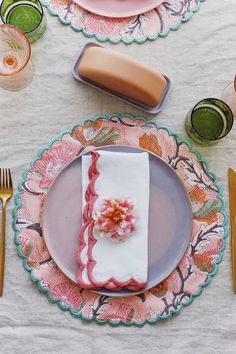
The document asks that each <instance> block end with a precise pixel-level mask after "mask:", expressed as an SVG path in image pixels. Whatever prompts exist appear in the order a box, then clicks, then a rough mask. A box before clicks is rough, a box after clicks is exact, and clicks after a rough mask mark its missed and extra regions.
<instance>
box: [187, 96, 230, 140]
mask: <svg viewBox="0 0 236 354" xmlns="http://www.w3.org/2000/svg"><path fill="white" fill-rule="evenodd" d="M233 122H234V118H233V113H232V111H231V109H230V107H229V106H228V105H227V104H226V103H225V102H223V101H221V100H219V99H217V98H206V99H204V100H202V101H200V102H198V103H197V104H196V105H195V106H194V107H193V109H191V110H190V112H189V113H188V115H187V117H186V120H185V128H186V131H187V133H188V135H189V136H190V138H192V140H194V141H195V142H196V143H198V144H201V145H210V144H214V143H216V142H217V141H219V140H220V139H222V138H223V137H225V136H226V135H227V134H228V133H229V132H230V130H231V129H232V126H233Z"/></svg>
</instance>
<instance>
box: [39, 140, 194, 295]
mask: <svg viewBox="0 0 236 354" xmlns="http://www.w3.org/2000/svg"><path fill="white" fill-rule="evenodd" d="M101 149H102V150H109V151H113V152H115V151H116V152H122V151H123V152H136V153H139V152H141V151H143V150H141V149H137V148H129V147H120V146H114V147H103V148H99V149H98V150H101ZM149 161H150V211H149V236H148V237H149V239H148V242H149V244H148V246H149V252H148V283H147V287H146V288H145V289H144V290H148V289H150V288H152V287H153V286H155V285H157V284H158V283H160V282H161V281H162V280H164V279H165V278H166V277H167V276H168V275H170V273H171V272H172V271H173V270H174V269H175V268H176V266H177V265H178V263H179V262H180V260H181V258H182V257H183V255H184V252H185V250H186V248H187V246H188V244H189V241H190V236H191V231H192V208H191V204H190V200H189V197H188V194H187V192H186V190H185V188H184V186H183V184H182V182H181V180H180V178H179V177H178V176H177V174H176V173H175V171H174V170H173V169H172V168H171V167H170V166H169V165H168V164H167V163H165V162H164V161H163V160H162V159H160V158H158V157H157V156H155V155H153V154H149ZM124 178H125V176H124ZM81 215H82V208H81V157H78V158H77V159H75V160H74V161H73V162H71V163H70V164H69V165H68V166H67V167H66V168H64V169H63V170H62V172H61V173H60V174H59V176H58V177H57V178H56V179H55V181H54V183H53V185H52V186H51V188H50V190H49V192H48V193H47V196H46V199H45V203H44V210H43V235H44V238H45V241H46V244H47V247H48V250H49V252H50V254H51V256H52V258H53V259H54V261H55V262H56V264H57V265H58V267H59V268H60V269H61V270H62V272H64V273H65V274H66V275H67V276H68V277H69V278H70V279H71V280H72V281H76V274H77V272H78V263H77V261H76V251H77V250H78V247H79V232H80V228H81ZM96 292H97V293H100V294H103V295H109V296H129V295H133V294H135V293H134V292H132V291H129V290H126V289H125V290H122V291H119V292H112V291H109V290H106V289H102V290H101V291H96Z"/></svg>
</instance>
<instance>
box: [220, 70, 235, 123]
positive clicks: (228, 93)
mask: <svg viewBox="0 0 236 354" xmlns="http://www.w3.org/2000/svg"><path fill="white" fill-rule="evenodd" d="M221 99H222V100H223V101H224V102H226V103H227V104H228V105H229V107H230V108H231V110H232V112H233V116H234V118H236V76H235V78H234V81H232V82H230V83H229V84H228V85H227V86H226V87H225V88H224V90H223V92H222V97H221Z"/></svg>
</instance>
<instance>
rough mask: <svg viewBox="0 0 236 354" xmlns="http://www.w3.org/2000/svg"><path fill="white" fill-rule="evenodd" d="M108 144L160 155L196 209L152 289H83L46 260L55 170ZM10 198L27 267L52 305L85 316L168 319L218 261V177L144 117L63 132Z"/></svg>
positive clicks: (221, 223)
mask: <svg viewBox="0 0 236 354" xmlns="http://www.w3.org/2000/svg"><path fill="white" fill-rule="evenodd" d="M106 145H119V146H122V145H124V146H131V147H138V148H142V149H145V150H149V151H151V152H152V153H154V154H156V155H158V156H159V157H161V158H162V159H163V160H164V161H165V162H167V163H168V164H169V165H170V166H171V167H172V168H173V169H174V170H175V171H176V173H177V174H178V176H179V177H180V178H181V179H182V181H183V183H184V186H185V188H186V190H187V192H188V193H189V197H190V200H191V204H192V210H193V230H192V235H191V241H190V244H189V247H188V248H187V250H186V252H185V254H184V257H183V258H182V260H181V261H180V263H179V264H178V266H177V267H176V269H175V270H174V271H173V272H172V273H171V275H170V276H169V277H168V278H166V279H165V280H164V281H162V283H160V284H158V285H157V286H155V287H154V288H152V289H151V290H148V291H146V292H144V293H142V294H139V295H134V296H129V297H125V298H124V297H119V298H113V297H109V296H104V295H100V294H96V293H94V292H91V291H89V290H84V289H82V288H81V287H80V286H79V285H77V284H75V283H73V282H72V281H71V280H70V279H69V278H67V276H66V275H65V274H63V273H62V271H61V270H60V269H59V268H58V267H57V265H56V264H55V262H54V261H53V260H52V258H51V257H50V254H49V252H48V249H47V247H46V243H45V241H44V237H43V233H42V227H41V217H42V208H43V203H44V199H45V195H46V192H47V190H48V189H49V188H50V186H51V184H52V183H53V181H54V180H55V178H56V177H57V176H58V174H59V172H60V171H61V170H62V169H63V167H65V166H66V165H67V164H68V163H70V162H71V161H73V160H74V159H75V158H76V156H78V155H79V154H80V153H81V152H82V151H84V150H85V149H86V148H88V147H90V146H93V147H99V146H106ZM15 201H16V207H15V209H14V211H13V216H14V221H13V224H14V230H15V241H16V243H17V244H18V254H19V255H20V256H21V257H22V258H23V264H24V267H25V269H26V270H28V271H29V272H30V274H31V278H32V280H33V281H35V282H36V283H37V286H38V288H39V290H40V291H43V292H45V293H46V294H47V296H48V299H49V300H50V301H51V302H52V303H57V304H58V305H59V307H60V308H61V309H63V310H68V311H69V312H70V313H71V314H72V315H73V316H75V317H81V318H83V319H85V320H96V321H97V322H98V323H105V322H109V323H110V324H112V325H118V324H124V325H139V326H141V325H143V324H145V323H150V324H151V323H156V322H157V321H158V320H160V319H166V318H170V317H171V316H172V314H174V313H179V312H180V311H181V310H182V309H183V307H184V305H188V304H190V303H191V302H192V301H193V298H194V297H195V296H197V295H200V294H201V292H202V288H203V287H205V286H206V285H208V284H209V282H210V280H211V278H212V276H213V275H214V274H215V273H216V271H217V268H218V263H219V262H220V261H221V260H222V252H223V249H224V244H225V241H224V238H225V237H226V234H227V228H226V219H227V218H226V215H225V207H224V202H223V200H222V198H221V189H220V187H219V186H218V184H217V181H216V177H215V175H214V174H213V173H212V172H210V171H209V168H208V165H207V163H206V162H205V161H204V160H202V159H201V157H200V155H199V154H198V153H196V152H195V151H194V150H193V149H192V148H191V145H190V144H189V143H188V142H187V141H184V140H182V139H181V138H180V137H179V136H178V135H177V134H174V133H171V132H170V131H169V129H167V128H166V127H162V126H158V125H157V124H156V123H155V122H153V121H146V120H145V119H144V118H142V117H133V116H130V115H128V114H124V115H116V114H114V115H111V116H109V117H107V116H103V115H100V116H97V117H96V118H95V119H93V120H91V119H88V120H86V121H85V122H84V123H83V124H82V125H79V124H78V125H75V126H73V127H72V128H71V129H70V130H67V131H64V132H63V133H62V134H61V135H60V136H58V137H57V138H55V139H53V140H51V141H50V143H49V144H48V146H47V147H45V148H43V149H42V150H41V152H40V153H39V155H38V157H37V158H36V159H35V160H34V161H33V162H32V163H31V166H30V168H29V169H28V170H27V171H25V172H24V175H23V181H22V182H21V184H20V185H19V192H18V194H17V196H16V198H15Z"/></svg>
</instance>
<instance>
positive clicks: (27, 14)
mask: <svg viewBox="0 0 236 354" xmlns="http://www.w3.org/2000/svg"><path fill="white" fill-rule="evenodd" d="M0 15H1V19H2V21H3V23H5V24H9V25H14V26H16V27H18V28H19V29H20V30H21V31H22V32H24V33H25V35H26V36H27V38H28V40H29V42H30V43H33V42H35V41H37V40H38V39H39V38H40V37H42V35H43V34H44V32H45V30H46V26H47V21H46V17H45V15H44V12H43V7H42V5H41V3H40V1H39V0H3V2H2V4H1V7H0Z"/></svg>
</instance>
